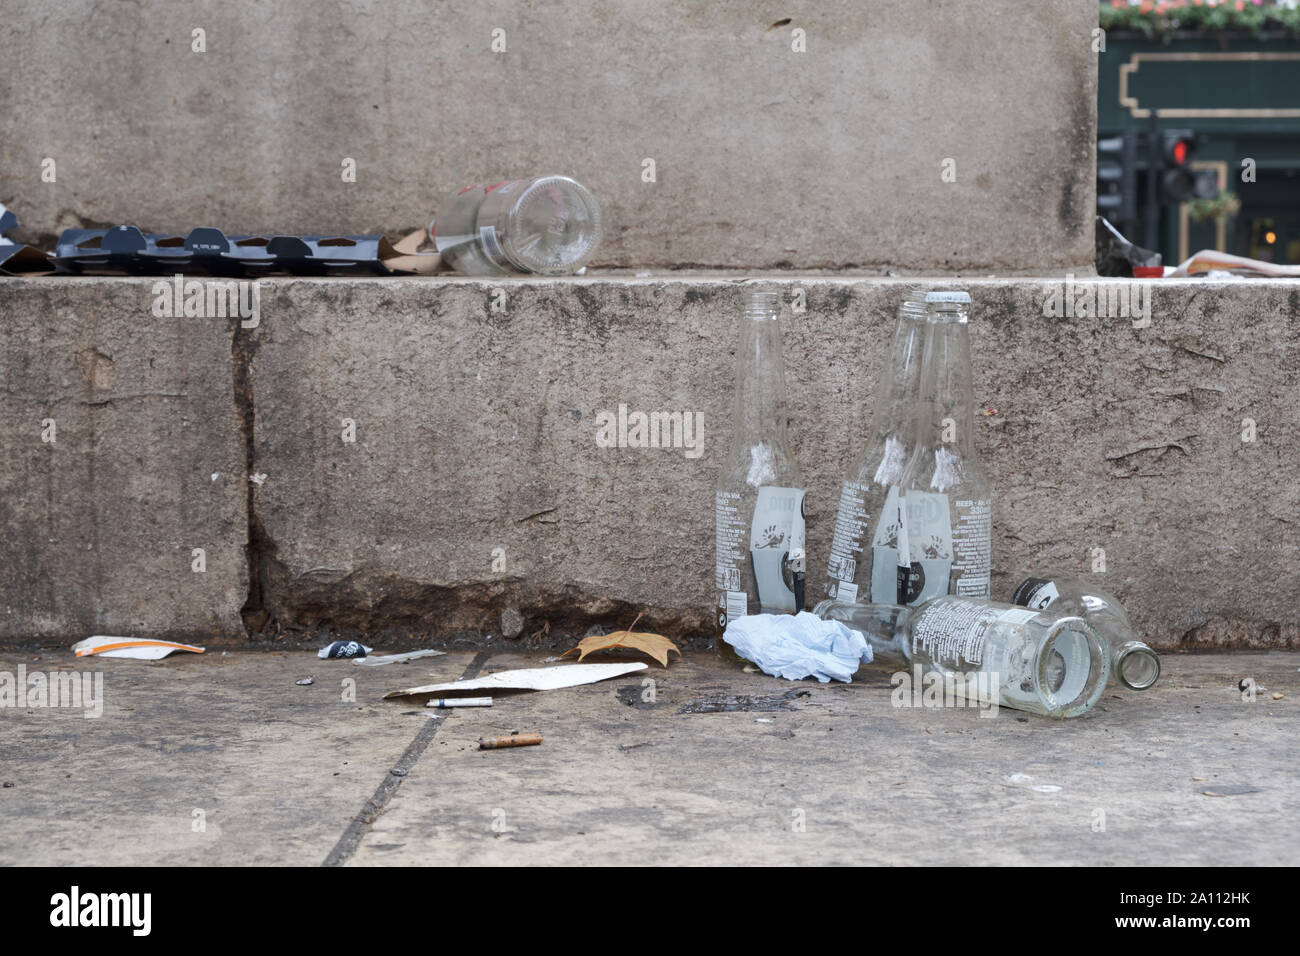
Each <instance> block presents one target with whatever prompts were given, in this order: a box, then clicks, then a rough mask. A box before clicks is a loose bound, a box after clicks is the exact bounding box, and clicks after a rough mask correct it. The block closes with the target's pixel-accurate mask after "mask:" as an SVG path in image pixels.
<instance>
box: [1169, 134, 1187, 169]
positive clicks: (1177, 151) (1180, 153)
mask: <svg viewBox="0 0 1300 956" xmlns="http://www.w3.org/2000/svg"><path fill="white" fill-rule="evenodd" d="M1171 152H1172V153H1173V157H1174V162H1175V163H1177V164H1178V165H1179V166H1181V165H1182V164H1183V163H1185V162H1187V140H1185V139H1180V140H1175V141H1174V146H1173V149H1172V150H1171Z"/></svg>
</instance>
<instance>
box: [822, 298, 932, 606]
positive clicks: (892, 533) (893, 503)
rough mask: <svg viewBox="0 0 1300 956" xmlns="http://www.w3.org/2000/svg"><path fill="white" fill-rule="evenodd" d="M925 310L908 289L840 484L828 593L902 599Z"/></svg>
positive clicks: (864, 598) (845, 597) (849, 597)
mask: <svg viewBox="0 0 1300 956" xmlns="http://www.w3.org/2000/svg"><path fill="white" fill-rule="evenodd" d="M926 317H927V313H926V308H925V294H924V293H923V292H920V291H916V290H914V291H911V292H908V293H907V294H906V296H905V297H904V299H903V304H902V306H901V307H900V308H899V310H898V325H897V327H896V328H895V330H894V344H893V348H892V349H891V350H890V355H889V367H888V368H887V369H886V370H885V375H884V376H883V377H882V378H881V380H880V384H879V385H878V386H877V387H876V396H875V398H876V404H875V408H874V409H873V410H872V421H871V432H870V435H869V438H868V440H867V444H866V447H865V448H864V449H863V450H862V454H861V455H860V456H859V457H858V460H857V461H855V462H854V463H853V466H852V467H851V468H850V469H849V473H848V475H847V476H845V478H844V483H843V484H842V485H841V486H840V504H839V511H838V513H837V514H836V516H835V532H834V536H833V538H832V540H831V555H830V561H829V563H828V565H827V571H826V587H825V593H826V596H827V597H828V598H832V599H837V600H840V601H849V602H852V601H858V600H861V601H864V602H866V601H878V602H879V601H884V602H886V603H889V604H892V603H894V601H896V600H897V595H898V567H899V564H900V561H899V551H898V547H899V533H900V531H901V529H902V517H901V515H902V512H901V509H900V508H899V497H898V482H899V480H900V479H901V478H902V477H903V468H904V466H906V465H907V461H908V458H909V457H910V455H911V451H912V439H913V435H914V434H915V427H914V422H915V420H916V405H917V399H918V393H919V391H920V383H921V356H922V351H923V349H924V347H925V326H926Z"/></svg>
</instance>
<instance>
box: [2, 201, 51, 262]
mask: <svg viewBox="0 0 1300 956" xmlns="http://www.w3.org/2000/svg"><path fill="white" fill-rule="evenodd" d="M17 225H18V217H17V216H15V215H14V214H13V211H12V210H11V209H9V208H7V207H6V206H5V204H4V203H0V275H7V276H18V275H29V276H31V275H37V276H40V275H49V274H50V273H52V272H54V263H53V262H51V261H50V257H49V256H47V255H46V254H45V253H43V252H41V250H39V249H37V248H36V247H35V246H25V245H23V244H22V243H20V242H14V241H13V240H12V239H6V238H5V237H4V234H5V233H6V232H8V231H9V230H10V229H13V228H15V227H16V226H17Z"/></svg>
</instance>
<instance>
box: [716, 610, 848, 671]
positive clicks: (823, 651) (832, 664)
mask: <svg viewBox="0 0 1300 956" xmlns="http://www.w3.org/2000/svg"><path fill="white" fill-rule="evenodd" d="M722 638H723V640H725V641H726V642H727V643H728V644H730V645H731V646H732V647H734V648H735V649H736V653H737V654H739V655H740V656H741V657H743V658H745V660H747V661H753V662H754V663H755V664H757V665H758V666H759V669H761V670H762V671H763V673H765V674H771V675H772V676H773V677H784V678H785V679H786V680H801V679H802V678H804V677H816V678H817V679H818V680H819V681H821V682H822V683H823V684H825V683H827V682H828V681H830V680H838V681H843V682H844V683H846V684H847V683H850V678H851V677H852V676H853V674H854V672H855V671H856V670H857V669H858V665H859V664H870V663H871V658H872V654H871V645H870V644H868V643H867V641H866V638H864V637H863V636H862V634H861V633H860V632H859V631H855V630H852V629H851V628H848V627H845V626H844V625H843V624H841V623H840V622H839V621H825V620H822V619H821V618H820V617H818V616H817V615H816V614H810V613H809V612H807V611H801V612H799V613H798V614H795V615H790V614H750V615H747V616H745V617H738V618H733V619H732V620H730V621H728V622H727V630H726V631H725V632H724V633H723V635H722Z"/></svg>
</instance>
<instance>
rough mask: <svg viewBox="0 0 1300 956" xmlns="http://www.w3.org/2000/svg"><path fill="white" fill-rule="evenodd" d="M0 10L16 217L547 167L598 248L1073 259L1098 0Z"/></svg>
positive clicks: (147, 219) (9, 187) (409, 208)
mask: <svg viewBox="0 0 1300 956" xmlns="http://www.w3.org/2000/svg"><path fill="white" fill-rule="evenodd" d="M11 6H13V7H14V9H10V10H7V11H6V25H7V26H8V28H9V29H8V30H7V31H6V32H5V34H4V35H0V62H3V63H5V64H6V66H5V69H6V72H8V73H9V74H10V75H12V76H21V77H23V78H24V80H23V82H20V83H13V84H10V85H9V87H8V88H7V89H6V103H5V106H6V115H7V118H8V119H7V125H6V128H5V135H4V136H3V137H0V198H3V200H4V202H5V203H7V204H8V205H9V206H10V207H11V208H12V209H13V210H14V212H15V213H16V214H17V215H18V218H19V220H20V221H21V223H22V225H23V226H24V228H25V229H27V230H29V231H30V234H31V235H32V236H44V237H47V238H48V237H49V236H52V235H53V234H54V233H56V232H57V231H59V230H60V229H63V228H66V227H69V226H82V225H91V224H94V223H133V224H135V225H138V226H140V227H142V228H144V229H146V230H147V231H168V230H170V231H176V230H181V231H188V230H189V229H192V228H194V227H196V226H216V227H218V228H221V229H224V230H225V231H226V232H228V233H232V234H233V233H259V232H266V233H268V234H278V233H294V232H307V233H316V232H325V233H330V232H334V233H345V234H349V233H372V232H389V233H395V232H398V231H399V230H404V229H413V228H418V227H422V226H426V225H428V223H429V220H430V219H431V218H433V215H434V212H435V210H436V208H437V206H438V205H439V203H440V202H441V201H442V200H443V199H444V198H445V197H447V196H448V195H450V194H451V193H452V192H454V191H455V190H458V189H461V188H462V187H464V186H466V185H468V184H469V183H472V182H476V181H481V180H484V179H486V180H487V181H490V182H493V181H497V180H501V179H510V178H520V177H525V176H533V175H539V174H543V173H552V172H561V173H568V174H569V175H572V176H576V177H577V178H579V179H580V180H582V181H583V182H584V183H586V184H587V185H588V186H590V187H591V189H592V190H593V191H594V193H595V194H596V196H597V197H598V198H599V200H600V202H601V204H602V206H603V209H604V212H605V225H606V230H605V234H606V238H605V241H604V243H603V245H602V247H601V249H600V250H599V252H598V255H597V259H596V260H595V264H596V265H600V266H607V267H620V266H621V267H636V268H640V267H643V266H655V267H660V266H662V267H675V266H682V265H687V264H693V265H697V266H703V267H743V268H749V267H763V268H809V267H829V268H834V267H843V266H856V267H859V268H869V267H873V266H881V267H889V266H893V267H905V268H911V269H934V270H953V269H968V270H974V269H980V270H994V269H996V270H1022V271H1027V270H1034V269H1040V270H1046V269H1056V268H1060V269H1064V268H1068V267H1071V266H1073V267H1076V268H1082V267H1084V266H1085V265H1086V264H1087V263H1089V262H1091V261H1092V246H1093V226H1092V222H1093V215H1094V193H1095V180H1094V178H1093V175H1094V171H1095V170H1094V165H1095V164H1094V163H1093V156H1094V153H1095V148H1096V142H1095V136H1094V130H1095V124H1096V102H1097V57H1096V54H1095V53H1094V49H1095V46H1094V44H1095V42H1096V41H1095V39H1094V36H1093V33H1094V31H1095V30H1096V28H1097V6H1096V4H1095V3H1092V2H1091V0H1038V2H1035V3H1032V4H1026V3H1023V2H1022V0H980V2H979V3H951V4H943V5H933V4H916V3H910V4H869V5H864V4H857V3H848V2H844V0H840V2H835V3H818V4H808V5H806V6H805V8H801V9H798V10H795V9H787V10H782V9H779V8H778V7H770V8H767V9H760V8H756V7H755V6H754V4H752V3H749V2H746V0H714V2H711V3H708V4H700V3H697V2H688V0H669V2H664V0H623V2H621V3H618V4H610V3H606V2H602V0H570V2H568V3H563V4H556V3H552V4H545V5H527V4H525V5H520V4H519V3H517V2H515V0H453V2H443V3H440V4H438V5H437V8H436V10H431V8H430V7H429V5H428V4H427V3H424V2H414V0H382V2H381V0H348V2H347V3H346V4H340V3H338V2H337V0H300V2H299V3H295V4H294V5H293V8H292V9H277V8H275V7H273V6H269V5H258V4H253V5H247V4H214V5H211V6H210V7H208V8H205V9H203V10H202V13H201V14H199V13H196V12H195V11H194V10H193V9H191V8H189V7H188V6H186V5H177V4H174V3H164V2H162V0H139V2H136V3H129V4H113V5H110V6H108V7H106V8H103V9H99V8H98V7H96V8H95V9H94V17H95V24H96V26H95V29H93V30H87V29H86V27H85V24H86V18H87V16H88V13H89V7H90V4H88V3H86V2H77V3H66V4H59V5H57V8H54V9H50V8H49V6H50V5H36V6H26V7H25V8H24V7H23V6H22V5H16V4H15V5H11ZM196 30H197V31H201V32H202V37H201V38H200V37H198V36H196V35H195V31H196ZM200 46H201V49H198V48H199V47H200ZM51 164H53V165H52V166H51ZM51 176H53V177H54V178H53V181H51V179H50V177H51ZM937 224H943V225H942V226H940V225H937ZM950 224H959V228H950V227H949V225H950Z"/></svg>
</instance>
